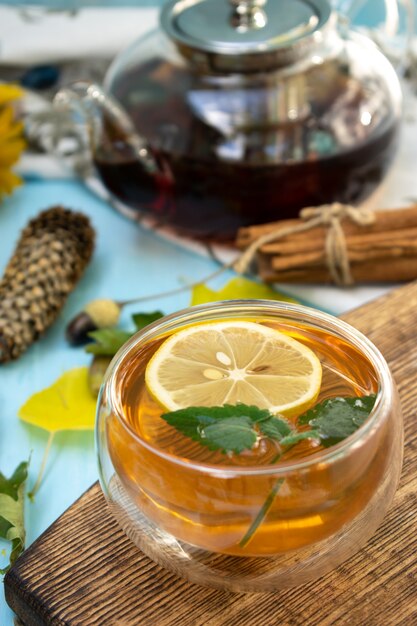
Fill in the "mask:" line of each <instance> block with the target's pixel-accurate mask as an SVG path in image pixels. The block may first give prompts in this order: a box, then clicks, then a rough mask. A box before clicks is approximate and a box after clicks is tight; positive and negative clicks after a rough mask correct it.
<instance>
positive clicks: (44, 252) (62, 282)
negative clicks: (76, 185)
mask: <svg viewBox="0 0 417 626" xmlns="http://www.w3.org/2000/svg"><path fill="white" fill-rule="evenodd" d="M94 239H95V234H94V230H93V228H92V226H91V224H90V221H89V219H88V218H87V217H85V216H84V215H83V214H82V213H76V212H74V211H70V210H69V209H65V208H64V207H61V206H56V207H52V208H50V209H47V210H46V211H43V212H42V213H40V214H39V215H38V216H37V217H35V218H34V219H33V220H31V221H30V222H29V224H28V225H27V227H26V228H25V229H24V230H23V232H22V234H21V237H20V239H19V241H18V243H17V246H16V249H15V252H14V254H13V256H12V258H11V259H10V261H9V263H8V265H7V267H6V270H5V273H4V276H3V279H2V280H1V282H0V363H1V362H6V361H10V360H12V359H17V358H18V357H19V356H20V355H21V354H22V353H23V352H24V351H25V350H26V349H27V348H28V347H29V346H30V345H31V344H32V343H33V342H34V341H36V340H37V339H38V337H40V335H42V334H43V333H44V332H45V330H46V329H47V328H49V326H50V325H51V324H52V323H53V322H54V321H55V319H56V318H57V317H58V315H59V312H60V311H61V309H62V307H63V305H64V303H65V301H66V299H67V296H68V295H69V293H70V292H71V291H72V290H73V289H74V287H75V285H76V284H77V281H78V279H79V278H80V276H81V274H82V273H83V271H84V269H85V267H86V265H87V263H88V262H89V260H90V258H91V255H92V252H93V248H94Z"/></svg>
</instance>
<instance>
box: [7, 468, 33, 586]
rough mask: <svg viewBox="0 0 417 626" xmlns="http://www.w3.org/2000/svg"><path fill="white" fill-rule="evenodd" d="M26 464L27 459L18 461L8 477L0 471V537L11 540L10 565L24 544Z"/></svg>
mask: <svg viewBox="0 0 417 626" xmlns="http://www.w3.org/2000/svg"><path fill="white" fill-rule="evenodd" d="M28 466H29V463H28V462H27V461H24V462H23V463H20V465H18V466H17V468H16V469H15V471H14V472H13V474H12V476H11V477H10V478H6V477H5V476H4V475H3V474H2V473H1V472H0V538H1V539H5V540H6V541H10V542H11V553H10V557H9V561H10V565H12V564H13V563H14V562H15V560H16V559H17V557H18V556H19V554H20V553H21V552H22V551H23V549H24V546H25V527H24V516H23V511H24V489H25V482H26V479H27V475H28ZM10 565H8V566H7V567H5V568H4V569H0V574H5V573H6V572H7V570H8V569H9V567H10Z"/></svg>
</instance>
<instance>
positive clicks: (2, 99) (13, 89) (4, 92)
mask: <svg viewBox="0 0 417 626" xmlns="http://www.w3.org/2000/svg"><path fill="white" fill-rule="evenodd" d="M22 96H23V91H22V89H20V87H18V86H17V85H0V105H2V104H6V103H8V102H12V101H13V100H18V99H19V98H21V97H22Z"/></svg>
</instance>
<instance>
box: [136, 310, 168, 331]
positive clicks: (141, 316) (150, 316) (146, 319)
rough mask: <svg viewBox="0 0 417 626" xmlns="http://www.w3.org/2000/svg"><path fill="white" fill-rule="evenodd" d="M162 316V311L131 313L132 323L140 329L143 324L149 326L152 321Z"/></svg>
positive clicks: (143, 326)
mask: <svg viewBox="0 0 417 626" xmlns="http://www.w3.org/2000/svg"><path fill="white" fill-rule="evenodd" d="M161 317H164V313H162V311H152V313H134V314H133V315H132V319H133V323H134V324H135V326H136V330H137V331H138V330H142V328H145V326H149V324H152V322H156V320H159V319H161Z"/></svg>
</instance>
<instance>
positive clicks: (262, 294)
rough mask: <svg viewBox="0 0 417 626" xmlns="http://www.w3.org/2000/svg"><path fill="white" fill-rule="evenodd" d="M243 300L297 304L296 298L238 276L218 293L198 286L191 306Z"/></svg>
mask: <svg viewBox="0 0 417 626" xmlns="http://www.w3.org/2000/svg"><path fill="white" fill-rule="evenodd" d="M242 298H243V299H246V298H255V299H263V300H281V301H283V302H293V303H295V302H297V301H296V300H294V298H290V297H289V296H286V295H285V294H283V293H281V292H279V291H275V290H274V289H272V288H271V287H268V285H265V284H264V283H258V282H256V281H254V280H249V279H248V278H243V277H242V276H238V277H237V278H232V279H231V280H229V282H227V283H226V284H225V285H224V286H223V287H222V288H221V289H219V290H218V291H215V290H214V289H210V288H209V287H206V285H203V284H201V285H197V286H196V287H194V288H193V290H192V295H191V306H194V305H196V304H205V303H206V302H215V301H217V300H239V299H242Z"/></svg>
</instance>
